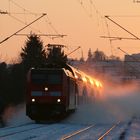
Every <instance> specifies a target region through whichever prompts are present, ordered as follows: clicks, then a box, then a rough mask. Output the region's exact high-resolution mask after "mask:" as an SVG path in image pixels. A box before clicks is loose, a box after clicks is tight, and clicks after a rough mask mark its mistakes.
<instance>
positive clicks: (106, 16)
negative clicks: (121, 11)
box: [105, 16, 140, 40]
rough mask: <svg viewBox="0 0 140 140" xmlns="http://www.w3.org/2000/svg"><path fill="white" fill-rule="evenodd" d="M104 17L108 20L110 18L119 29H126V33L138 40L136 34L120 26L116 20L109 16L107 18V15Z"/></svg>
mask: <svg viewBox="0 0 140 140" xmlns="http://www.w3.org/2000/svg"><path fill="white" fill-rule="evenodd" d="M105 18H107V19H108V20H110V21H111V22H113V23H114V24H115V25H117V26H118V27H120V28H121V29H123V30H124V31H126V32H127V33H129V34H130V35H132V36H133V37H135V38H136V39H137V40H140V38H139V37H137V36H136V35H134V34H133V33H131V32H130V31H128V30H127V29H125V28H124V27H123V26H121V25H120V24H118V23H117V22H115V21H114V20H112V19H111V18H109V16H105Z"/></svg>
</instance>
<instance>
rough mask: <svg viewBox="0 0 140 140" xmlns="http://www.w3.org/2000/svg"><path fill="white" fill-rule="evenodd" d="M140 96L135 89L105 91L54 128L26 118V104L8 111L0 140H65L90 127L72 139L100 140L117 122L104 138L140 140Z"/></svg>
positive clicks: (107, 139) (129, 87)
mask: <svg viewBox="0 0 140 140" xmlns="http://www.w3.org/2000/svg"><path fill="white" fill-rule="evenodd" d="M139 93H140V92H139V90H138V89H136V88H135V87H133V86H124V87H117V86H116V87H109V88H106V89H104V93H101V95H99V97H98V99H97V100H93V102H92V103H91V102H90V103H89V104H83V105H80V106H78V109H77V111H76V112H75V113H73V114H71V115H70V116H69V117H67V118H66V119H65V120H63V121H61V122H59V123H52V124H47V123H44V124H35V122H34V121H32V120H30V119H29V118H28V117H27V116H26V115H25V105H24V104H23V105H20V106H17V107H9V108H7V110H6V112H5V114H4V116H3V117H4V118H5V120H6V122H7V126H6V127H4V128H0V140H46V139H47V140H64V139H65V137H66V136H68V135H70V134H72V133H73V132H75V131H76V132H77V131H79V130H83V129H85V128H88V127H89V126H91V125H93V127H92V128H90V129H88V130H86V131H84V132H81V133H79V134H78V135H74V136H73V137H71V138H69V139H71V140H90V139H92V140H93V139H95V140H97V139H98V138H99V137H100V136H102V135H103V134H104V133H105V132H106V131H107V130H109V129H110V128H111V127H112V126H113V125H114V124H116V123H117V122H118V121H121V123H119V124H118V125H116V127H114V128H113V129H112V130H111V132H110V133H108V134H107V135H106V136H105V138H104V139H105V140H123V139H126V140H140V118H139V116H140V108H139V104H140V94H139ZM9 116H10V117H9ZM134 116H138V117H134Z"/></svg>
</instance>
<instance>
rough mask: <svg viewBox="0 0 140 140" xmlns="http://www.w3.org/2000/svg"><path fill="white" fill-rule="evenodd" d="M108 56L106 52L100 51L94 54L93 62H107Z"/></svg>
mask: <svg viewBox="0 0 140 140" xmlns="http://www.w3.org/2000/svg"><path fill="white" fill-rule="evenodd" d="M105 60H106V55H105V54H104V52H102V51H99V50H98V49H97V50H96V51H95V52H94V54H93V61H105Z"/></svg>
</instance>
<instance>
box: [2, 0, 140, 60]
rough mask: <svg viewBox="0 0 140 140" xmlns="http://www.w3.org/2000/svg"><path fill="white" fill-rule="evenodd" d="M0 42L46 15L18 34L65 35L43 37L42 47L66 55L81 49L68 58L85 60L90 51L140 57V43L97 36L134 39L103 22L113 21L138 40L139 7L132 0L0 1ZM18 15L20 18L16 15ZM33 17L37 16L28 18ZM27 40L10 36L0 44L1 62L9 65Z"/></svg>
mask: <svg viewBox="0 0 140 140" xmlns="http://www.w3.org/2000/svg"><path fill="white" fill-rule="evenodd" d="M2 11H4V12H5V11H7V12H8V13H10V15H9V14H0V21H1V22H0V42H1V41H2V40H3V39H5V38H7V37H9V36H10V35H11V34H13V33H15V32H16V31H18V30H19V29H21V28H23V27H24V26H26V24H29V23H30V22H32V21H33V20H35V19H37V18H38V17H39V16H41V14H40V13H47V16H45V17H43V18H41V19H40V20H38V21H37V22H35V23H34V24H32V25H31V26H30V27H28V28H26V29H24V30H23V31H21V32H19V33H20V34H29V33H30V32H31V31H32V32H33V33H37V34H38V33H41V34H45V33H46V34H58V33H59V34H65V35H67V36H66V37H64V38H63V39H62V38H55V39H53V40H52V39H50V38H49V37H42V36H41V39H42V40H43V42H44V45H47V44H49V43H57V44H63V45H66V46H67V48H65V52H66V53H70V52H71V51H72V50H74V49H76V48H77V47H78V46H81V48H82V49H79V50H77V51H76V52H75V53H73V54H72V55H71V56H69V57H73V58H80V57H81V55H82V53H81V52H82V51H83V55H84V57H85V58H86V57H87V53H88V50H89V48H91V50H92V51H93V52H94V51H95V50H96V49H97V48H98V50H101V51H103V52H104V53H105V54H106V55H107V56H110V55H112V54H113V55H115V56H119V57H121V58H123V56H124V55H125V54H124V53H123V52H122V51H120V50H119V49H118V47H120V48H121V49H122V50H124V51H125V52H127V53H128V54H134V53H140V40H131V39H129V40H112V41H111V42H112V43H111V45H110V42H109V39H105V38H101V37H100V36H112V37H113V36H116V37H126V38H134V37H133V36H132V35H130V34H129V33H127V32H126V31H124V30H122V29H121V28H119V27H118V26H116V25H115V24H114V23H113V22H111V21H109V20H108V19H106V18H105V17H104V16H105V15H108V16H110V18H111V19H112V20H114V21H115V22H117V23H118V24H120V25H121V26H123V27H124V28H125V29H127V30H128V31H130V32H131V33H133V34H134V35H135V36H137V37H140V3H134V0H0V12H2ZM19 13H20V14H19ZM31 13H36V15H34V14H31ZM26 38H27V37H26V36H13V37H11V38H9V39H8V40H7V41H5V42H3V43H1V44H0V58H1V59H3V60H4V59H5V60H6V61H10V60H11V59H14V58H15V59H16V58H17V57H18V55H19V52H20V51H21V47H23V46H24V43H25V40H26Z"/></svg>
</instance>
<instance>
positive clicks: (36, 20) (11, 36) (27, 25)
mask: <svg viewBox="0 0 140 140" xmlns="http://www.w3.org/2000/svg"><path fill="white" fill-rule="evenodd" d="M44 16H46V13H44V14H42V16H40V17H38V18H37V19H35V20H34V21H32V22H30V23H29V24H27V25H26V26H24V27H23V28H21V29H19V30H18V31H16V32H15V33H13V34H11V35H10V36H8V37H7V38H5V39H4V40H2V41H1V42H0V44H2V43H3V42H5V41H7V40H8V39H10V38H11V37H13V36H14V35H16V34H17V33H19V32H20V31H22V30H24V29H25V28H27V27H28V26H30V25H31V24H33V23H34V22H36V21H38V20H39V19H41V18H42V17H44Z"/></svg>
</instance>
